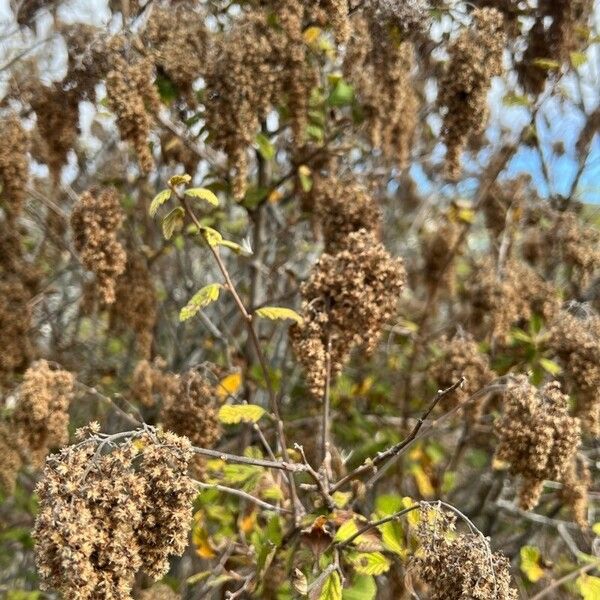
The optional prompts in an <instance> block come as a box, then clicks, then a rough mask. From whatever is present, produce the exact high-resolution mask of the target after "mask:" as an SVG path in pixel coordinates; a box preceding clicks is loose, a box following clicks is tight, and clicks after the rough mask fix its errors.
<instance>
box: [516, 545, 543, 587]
mask: <svg viewBox="0 0 600 600" xmlns="http://www.w3.org/2000/svg"><path fill="white" fill-rule="evenodd" d="M520 555H521V571H523V573H524V574H525V576H526V577H527V579H529V581H531V582H532V583H535V582H536V581H539V580H540V579H541V578H542V577H543V576H544V569H542V567H541V566H540V559H541V554H540V551H539V549H538V548H536V547H535V546H523V547H522V548H521V551H520Z"/></svg>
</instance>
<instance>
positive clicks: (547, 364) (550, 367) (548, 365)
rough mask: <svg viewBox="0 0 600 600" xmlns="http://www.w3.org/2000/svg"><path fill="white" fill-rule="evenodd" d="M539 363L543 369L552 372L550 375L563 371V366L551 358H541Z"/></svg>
mask: <svg viewBox="0 0 600 600" xmlns="http://www.w3.org/2000/svg"><path fill="white" fill-rule="evenodd" d="M539 363H540V366H541V367H542V369H544V371H547V372H548V373H550V375H558V374H559V373H560V372H561V371H562V368H561V366H560V365H559V364H557V363H555V362H554V361H553V360H550V359H549V358H543V357H542V358H540V360H539Z"/></svg>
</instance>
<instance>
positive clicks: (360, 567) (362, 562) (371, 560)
mask: <svg viewBox="0 0 600 600" xmlns="http://www.w3.org/2000/svg"><path fill="white" fill-rule="evenodd" d="M350 562H352V564H353V565H354V570H355V571H356V572H357V573H359V574H360V575H381V574H382V573H385V572H386V571H388V570H389V568H390V565H391V562H390V560H389V559H388V558H387V557H386V556H384V555H383V554H382V553H381V552H360V553H358V554H356V555H355V556H353V557H352V558H351V559H350Z"/></svg>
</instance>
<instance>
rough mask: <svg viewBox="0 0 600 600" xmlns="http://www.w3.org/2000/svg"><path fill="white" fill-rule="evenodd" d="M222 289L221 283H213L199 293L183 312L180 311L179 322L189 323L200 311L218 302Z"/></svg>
mask: <svg viewBox="0 0 600 600" xmlns="http://www.w3.org/2000/svg"><path fill="white" fill-rule="evenodd" d="M221 287H222V286H221V284H220V283H211V284H209V285H205V286H204V287H203V288H202V289H200V290H199V291H197V292H196V293H195V294H194V295H193V296H192V297H191V298H190V300H189V302H188V303H187V304H186V305H185V306H184V307H183V308H182V309H181V311H179V320H180V321H187V320H188V319H191V318H192V317H193V316H194V315H195V314H196V313H197V312H198V311H199V310H200V309H202V308H204V307H205V306H208V305H209V304H210V303H211V302H214V301H215V300H217V299H218V298H219V292H220V291H221Z"/></svg>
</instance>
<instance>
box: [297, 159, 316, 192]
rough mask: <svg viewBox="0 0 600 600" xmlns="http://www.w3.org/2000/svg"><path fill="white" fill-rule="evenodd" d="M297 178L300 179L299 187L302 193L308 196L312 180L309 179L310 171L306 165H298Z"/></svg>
mask: <svg viewBox="0 0 600 600" xmlns="http://www.w3.org/2000/svg"><path fill="white" fill-rule="evenodd" d="M298 178H299V179H300V185H301V187H302V191H303V192H304V193H305V194H308V192H310V190H312V186H313V180H312V177H311V173H310V169H309V168H308V167H307V166H306V165H300V166H299V167H298Z"/></svg>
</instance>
